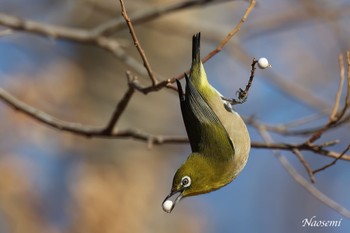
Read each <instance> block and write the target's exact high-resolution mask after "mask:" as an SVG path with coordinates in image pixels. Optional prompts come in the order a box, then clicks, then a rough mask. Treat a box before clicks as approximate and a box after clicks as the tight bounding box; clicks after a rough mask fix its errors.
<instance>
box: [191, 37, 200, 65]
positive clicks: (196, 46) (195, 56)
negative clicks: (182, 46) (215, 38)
mask: <svg viewBox="0 0 350 233" xmlns="http://www.w3.org/2000/svg"><path fill="white" fill-rule="evenodd" d="M200 45H201V33H200V32H198V33H197V34H194V35H193V37H192V64H198V63H199V62H200V59H201V55H200Z"/></svg>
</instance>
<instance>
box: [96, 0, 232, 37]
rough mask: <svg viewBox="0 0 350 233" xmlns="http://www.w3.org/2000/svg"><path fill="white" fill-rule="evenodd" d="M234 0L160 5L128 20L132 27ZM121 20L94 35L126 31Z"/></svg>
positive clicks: (191, 0)
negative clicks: (191, 9)
mask: <svg viewBox="0 0 350 233" xmlns="http://www.w3.org/2000/svg"><path fill="white" fill-rule="evenodd" d="M229 1H234V0H186V1H176V2H170V3H166V4H162V5H156V6H152V7H150V8H149V9H142V10H140V11H138V12H135V13H132V14H131V15H130V18H132V19H133V20H132V21H133V25H134V26H136V25H140V24H142V23H147V22H150V21H152V20H155V19H159V18H160V17H162V16H166V15H169V14H171V13H174V12H177V11H181V10H186V9H190V8H193V7H197V6H206V5H209V4H218V3H223V2H229ZM124 22H125V20H124V19H123V18H118V19H112V20H109V21H106V22H104V23H102V24H100V25H98V26H96V27H95V28H94V29H93V31H94V32H95V33H96V34H101V35H105V36H106V35H110V34H112V33H115V32H118V31H120V30H123V29H126V28H127V25H126V24H125V23H124Z"/></svg>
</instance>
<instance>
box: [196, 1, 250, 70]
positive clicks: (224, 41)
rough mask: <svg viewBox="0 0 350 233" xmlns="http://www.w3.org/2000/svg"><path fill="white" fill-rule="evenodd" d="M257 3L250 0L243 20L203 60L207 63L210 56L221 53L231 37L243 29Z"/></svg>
mask: <svg viewBox="0 0 350 233" xmlns="http://www.w3.org/2000/svg"><path fill="white" fill-rule="evenodd" d="M255 4H256V0H250V3H249V6H248V8H247V9H246V11H245V13H244V15H243V17H242V18H241V20H240V21H239V23H238V24H237V25H236V26H235V28H234V29H233V30H232V31H230V33H229V34H228V35H227V36H226V37H225V39H223V40H222V41H221V43H220V44H219V46H217V47H216V48H215V49H214V50H213V51H211V52H210V53H209V54H208V55H207V56H205V57H204V58H203V59H202V62H203V63H205V62H206V61H208V60H209V59H210V58H212V57H213V56H215V55H216V54H217V53H219V52H220V51H221V50H222V49H223V48H224V46H225V45H226V44H227V42H229V41H230V39H231V38H232V37H233V36H234V35H236V34H237V33H238V32H239V31H240V30H241V27H242V25H243V23H244V22H245V21H246V20H247V18H248V16H249V14H250V12H251V11H252V10H253V8H254V6H255Z"/></svg>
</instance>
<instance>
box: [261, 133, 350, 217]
mask: <svg viewBox="0 0 350 233" xmlns="http://www.w3.org/2000/svg"><path fill="white" fill-rule="evenodd" d="M259 133H260V135H261V137H262V138H263V139H264V141H265V142H266V143H272V142H273V140H272V138H271V136H270V134H269V133H268V132H267V131H266V130H265V129H263V128H260V129H259ZM273 153H274V155H275V156H276V157H277V159H278V161H279V162H280V163H281V164H282V166H283V167H284V168H285V169H286V171H287V172H288V173H289V175H290V176H292V178H293V179H294V180H295V181H296V182H297V183H298V184H300V185H301V186H302V187H304V188H305V189H306V190H307V191H308V192H309V193H310V194H312V195H313V196H314V197H316V198H317V199H318V200H320V201H321V202H322V203H323V204H325V205H327V206H329V207H330V208H332V209H333V210H335V211H337V212H338V213H339V214H341V215H343V216H345V217H346V218H350V211H349V210H347V209H346V208H344V207H343V206H342V205H340V204H338V203H337V202H335V201H334V200H333V199H331V198H330V197H328V196H326V195H325V194H324V193H322V192H321V191H320V190H318V189H317V188H316V187H315V186H313V185H312V184H310V183H308V182H307V181H306V180H305V178H304V177H303V176H302V175H300V174H299V173H298V172H297V171H296V170H295V169H294V167H293V166H292V165H291V164H290V163H289V162H288V160H287V159H286V158H285V157H284V156H283V155H282V154H281V153H280V151H278V150H273Z"/></svg>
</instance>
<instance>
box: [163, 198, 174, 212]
mask: <svg viewBox="0 0 350 233" xmlns="http://www.w3.org/2000/svg"><path fill="white" fill-rule="evenodd" d="M173 204H174V203H173V202H172V201H171V200H166V201H165V202H163V205H162V207H163V210H164V211H165V212H167V213H170V212H171V210H172V208H173Z"/></svg>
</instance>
